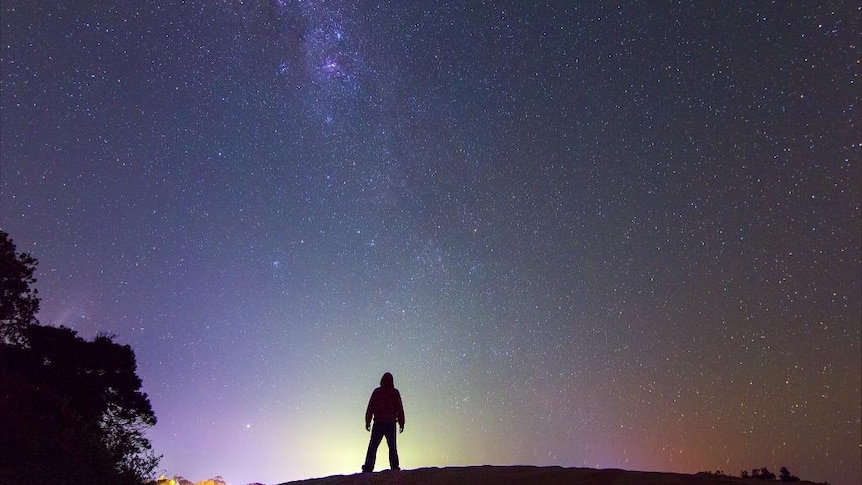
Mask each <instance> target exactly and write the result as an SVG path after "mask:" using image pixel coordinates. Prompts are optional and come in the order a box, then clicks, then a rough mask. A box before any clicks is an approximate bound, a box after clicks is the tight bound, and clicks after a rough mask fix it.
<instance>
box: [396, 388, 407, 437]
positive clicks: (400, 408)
mask: <svg viewBox="0 0 862 485" xmlns="http://www.w3.org/2000/svg"><path fill="white" fill-rule="evenodd" d="M396 392H397V391H396ZM397 395H398V415H397V416H396V417H395V419H396V421H398V425H399V426H400V428H401V432H402V433H403V432H404V422H405V421H406V419H405V418H404V403H402V402H401V393H400V392H398V393H397Z"/></svg>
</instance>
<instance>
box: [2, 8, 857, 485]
mask: <svg viewBox="0 0 862 485" xmlns="http://www.w3.org/2000/svg"><path fill="white" fill-rule="evenodd" d="M2 9H3V12H2V17H0V18H2V32H0V34H2V39H0V40H2V42H0V44H2V46H0V49H2V51H0V52H2V59H0V81H2V84H0V88H1V89H0V102H2V110H0V122H2V130H0V143H2V145H0V149H2V150H0V175H2V180H0V189H2V198H0V228H2V229H3V230H4V231H7V232H8V233H9V234H10V235H11V237H12V238H13V239H14V240H15V242H16V243H17V244H18V246H19V248H20V249H22V250H26V251H29V252H31V253H32V254H33V256H35V257H36V258H38V259H39V261H40V265H39V269H38V274H37V276H38V279H39V294H40V296H41V297H42V299H43V302H42V312H41V314H40V320H41V321H42V322H43V323H55V324H63V325H67V326H70V327H72V328H74V329H76V330H78V331H79V332H80V333H81V334H82V335H84V336H86V337H90V336H93V335H95V334H96V333H97V332H99V331H105V332H109V333H113V334H116V335H117V336H118V341H120V342H122V343H128V344H130V345H131V346H132V348H133V349H134V350H135V352H136V355H137V358H138V366H139V374H140V375H141V377H142V379H143V381H144V388H145V390H146V392H147V393H148V394H149V396H150V399H151V401H152V404H153V408H154V410H155V413H156V415H157V416H158V419H159V423H158V425H157V426H156V427H155V428H154V429H153V430H152V431H151V432H150V436H151V438H152V440H153V444H154V446H155V449H156V451H157V452H158V453H161V454H164V459H163V461H162V467H163V469H164V472H165V473H168V474H180V475H183V476H185V477H187V478H190V479H193V480H202V479H204V478H207V477H212V476H215V475H223V476H224V477H225V478H227V479H228V480H229V481H230V482H231V483H233V484H243V483H249V482H253V481H258V482H266V483H279V482H283V481H287V480H291V479H301V478H309V477H316V476H324V475H332V474H346V473H354V472H357V471H358V470H359V466H360V465H361V462H362V459H363V457H364V455H363V454H364V449H365V446H366V443H367V438H368V435H367V433H366V432H365V430H364V426H363V416H364V410H365V404H366V402H367V399H368V396H369V395H370V392H371V391H372V389H373V388H374V387H375V386H376V384H377V382H378V381H379V379H380V376H381V374H382V373H383V372H385V371H391V372H392V373H393V374H394V375H395V383H396V386H397V387H398V388H399V389H400V390H401V393H402V395H403V396H404V405H405V411H406V415H407V427H406V430H405V432H404V434H403V435H399V440H400V441H399V443H400V448H401V462H402V466H403V467H405V468H418V467H424V466H456V465H468V464H470V465H473V464H533V465H562V466H588V467H619V468H626V469H633V470H662V471H681V472H697V471H701V470H715V469H722V470H724V471H726V472H728V473H733V474H738V473H739V471H740V470H742V469H749V470H750V469H751V468H755V467H758V468H759V467H763V466H766V467H769V468H770V469H772V470H773V471H775V470H777V469H778V468H779V467H780V466H787V467H789V468H790V470H791V471H792V472H793V473H794V474H796V475H798V476H800V477H803V478H807V479H812V480H818V481H823V480H828V481H830V483H834V484H838V485H846V484H851V483H859V482H860V481H862V470H860V463H862V448H860V443H862V435H860V433H862V432H860V428H862V423H860V420H862V416H860V413H862V411H860V407H862V397H860V393H862V391H860V388H862V371H860V367H862V366H860V364H862V357H860V346H862V335H860V322H862V308H860V296H859V295H860V292H862V282H860V279H862V277H860V274H862V270H860V268H862V262H860V234H862V223H860V199H861V198H860V186H862V173H860V170H862V169H860V166H862V165H860V148H862V144H860V137H859V133H860V130H859V129H860V127H859V115H858V109H859V99H860V94H862V93H860V89H859V83H860V63H859V59H860V45H859V38H860V28H859V25H860V9H859V7H858V5H856V4H852V3H850V2H832V4H830V5H827V4H825V3H820V2H818V3H813V4H805V3H802V4H796V3H779V4H767V3H764V2H737V3H734V4H732V5H724V4H722V3H704V2H693V3H689V2H674V3H663V2H658V3H656V2H640V3H639V2H634V3H626V4H623V5H619V6H618V5H616V4H614V5H598V6H593V5H586V6H575V5H567V4H566V3H565V2H559V3H554V2H551V3H539V4H533V3H530V4H529V5H528V4H527V3H526V2H503V3H499V2H498V3H496V4H488V3H486V2H370V1H364V0H362V1H358V2H338V1H333V2H324V1H299V0H277V1H270V2H267V1H260V2H254V1H218V2H197V1H190V2H184V3H179V4H177V2H173V3H162V2H158V1H143V2H129V3H128V4H122V5H111V6H96V5H93V4H90V3H85V2H62V3H61V4H57V5H47V4H44V2H29V1H28V2H24V1H17V0H9V1H5V2H4V3H3V6H2ZM381 453H385V452H381ZM378 462H379V463H384V462H385V460H378Z"/></svg>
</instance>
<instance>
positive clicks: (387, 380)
mask: <svg viewBox="0 0 862 485" xmlns="http://www.w3.org/2000/svg"><path fill="white" fill-rule="evenodd" d="M380 387H385V388H388V389H394V388H395V379H394V378H393V377H392V374H390V373H388V372H387V373H385V374H383V377H381V378H380Z"/></svg>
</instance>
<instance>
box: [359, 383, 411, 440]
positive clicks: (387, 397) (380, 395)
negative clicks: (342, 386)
mask: <svg viewBox="0 0 862 485" xmlns="http://www.w3.org/2000/svg"><path fill="white" fill-rule="evenodd" d="M372 417H373V418H374V422H375V423H398V424H399V425H400V426H401V428H402V429H403V428H404V405H403V404H402V403H401V393H400V392H398V389H395V379H394V378H393V377H392V374H390V373H388V372H387V373H385V374H383V377H381V378H380V387H378V388H377V389H375V390H374V392H372V393H371V399H369V400H368V408H367V409H366V410H365V427H366V428H367V427H368V426H370V425H371V418H372Z"/></svg>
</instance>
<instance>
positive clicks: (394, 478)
mask: <svg viewBox="0 0 862 485" xmlns="http://www.w3.org/2000/svg"><path fill="white" fill-rule="evenodd" d="M690 483H691V484H700V485H759V484H764V483H778V482H764V481H762V480H752V479H742V478H733V477H715V476H708V475H684V474H679V473H659V472H633V471H626V470H616V469H607V470H596V469H593V468H561V467H535V466H470V467H451V468H419V469H416V470H402V471H400V472H390V471H382V472H377V473H372V474H355V475H336V476H331V477H326V478H315V479H311V480H300V481H296V482H287V483H284V484H282V485H388V484H397V485H474V484H475V485H685V484H690ZM797 483H799V484H810V483H811V482H797Z"/></svg>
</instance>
